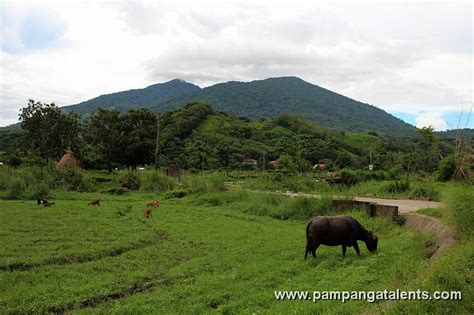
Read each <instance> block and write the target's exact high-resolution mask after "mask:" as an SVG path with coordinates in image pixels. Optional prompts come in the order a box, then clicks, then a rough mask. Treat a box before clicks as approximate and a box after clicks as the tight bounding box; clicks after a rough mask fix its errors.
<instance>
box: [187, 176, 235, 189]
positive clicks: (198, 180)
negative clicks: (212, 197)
mask: <svg viewBox="0 0 474 315" xmlns="http://www.w3.org/2000/svg"><path fill="white" fill-rule="evenodd" d="M183 187H184V188H185V189H186V190H188V191H189V192H190V193H208V192H219V191H225V190H226V187H225V185H224V177H223V176H222V175H221V174H211V175H207V176H206V177H202V176H199V175H191V176H187V177H185V178H184V182H183Z"/></svg>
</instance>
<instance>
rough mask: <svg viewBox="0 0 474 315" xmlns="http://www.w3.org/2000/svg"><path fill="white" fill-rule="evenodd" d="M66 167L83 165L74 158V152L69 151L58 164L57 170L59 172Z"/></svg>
mask: <svg viewBox="0 0 474 315" xmlns="http://www.w3.org/2000/svg"><path fill="white" fill-rule="evenodd" d="M65 167H81V163H80V162H79V160H78V159H76V157H75V156H74V152H72V151H71V150H67V151H66V154H64V155H63V157H62V158H61V159H60V160H59V162H58V163H57V164H56V170H57V171H59V170H61V169H63V168H65Z"/></svg>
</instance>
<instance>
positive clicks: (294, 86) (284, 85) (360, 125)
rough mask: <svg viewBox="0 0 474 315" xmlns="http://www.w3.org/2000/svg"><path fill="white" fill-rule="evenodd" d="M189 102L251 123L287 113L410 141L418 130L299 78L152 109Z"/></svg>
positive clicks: (207, 91)
mask: <svg viewBox="0 0 474 315" xmlns="http://www.w3.org/2000/svg"><path fill="white" fill-rule="evenodd" d="M190 102H207V103H209V104H211V105H212V106H213V107H215V108H216V109H217V110H220V111H224V112H229V113H232V114H234V115H237V116H242V117H247V118H250V119H259V118H266V117H276V116H278V115H280V114H284V113H288V114H291V115H299V116H303V117H305V118H309V119H311V120H314V121H316V122H319V123H321V124H324V125H326V126H328V127H331V128H334V129H339V130H346V131H351V132H369V131H375V132H377V133H380V134H384V135H390V136H396V137H411V136H413V135H414V134H415V128H414V127H413V126H411V125H409V124H407V123H405V122H403V121H402V120H400V119H398V118H395V117H394V116H392V115H390V114H388V113H387V112H385V111H383V110H381V109H379V108H377V107H375V106H371V105H368V104H364V103H361V102H358V101H355V100H353V99H350V98H347V97H345V96H342V95H340V94H337V93H334V92H331V91H329V90H326V89H324V88H321V87H319V86H317V85H313V84H310V83H308V82H305V81H303V80H301V79H299V78H296V77H281V78H270V79H266V80H258V81H252V82H227V83H221V84H216V85H213V86H211V87H208V88H204V89H202V90H200V91H197V92H194V93H190V94H186V95H181V96H178V97H176V98H173V99H170V100H168V101H165V102H162V103H160V104H158V105H156V106H154V107H152V109H153V110H154V111H165V110H169V109H172V108H176V107H179V106H182V105H184V104H187V103H190Z"/></svg>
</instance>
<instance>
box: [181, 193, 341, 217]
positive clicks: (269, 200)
mask: <svg viewBox="0 0 474 315" xmlns="http://www.w3.org/2000/svg"><path fill="white" fill-rule="evenodd" d="M190 203H192V204H194V205H202V206H215V207H218V206H221V207H222V206H231V207H233V208H235V207H238V209H239V210H240V211H241V212H243V213H247V214H254V215H261V216H270V217H272V218H276V219H281V220H287V219H297V220H306V219H309V218H311V217H313V216H315V215H326V214H333V213H334V210H333V209H332V203H331V200H330V199H328V198H323V199H317V198H305V197H298V198H289V197H287V196H282V195H279V194H273V193H257V192H251V191H246V190H230V191H227V192H225V193H216V192H214V193H207V194H203V195H198V196H195V197H191V199H190Z"/></svg>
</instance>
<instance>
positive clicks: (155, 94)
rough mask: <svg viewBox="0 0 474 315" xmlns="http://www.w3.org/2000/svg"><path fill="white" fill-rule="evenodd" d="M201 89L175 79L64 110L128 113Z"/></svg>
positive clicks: (103, 96)
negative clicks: (108, 110) (131, 110)
mask: <svg viewBox="0 0 474 315" xmlns="http://www.w3.org/2000/svg"><path fill="white" fill-rule="evenodd" d="M199 89H200V88H199V87H198V86H196V85H194V84H191V83H188V82H184V81H182V80H178V79H175V80H171V81H169V82H165V83H160V84H154V85H150V86H149V87H146V88H144V89H135V90H128V91H123V92H118V93H112V94H107V95H101V96H99V97H96V98H93V99H91V100H88V101H85V102H82V103H79V104H76V105H71V106H65V107H64V109H65V110H67V111H74V112H76V113H80V114H81V115H83V114H90V113H92V112H94V111H96V110H98V109H99V108H104V109H110V108H115V109H118V110H120V111H123V112H127V111H128V110H130V109H135V108H140V107H150V106H153V105H156V104H159V103H161V102H163V101H166V100H169V99H170V98H173V97H176V96H178V95H181V94H185V93H191V92H195V91H199Z"/></svg>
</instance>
